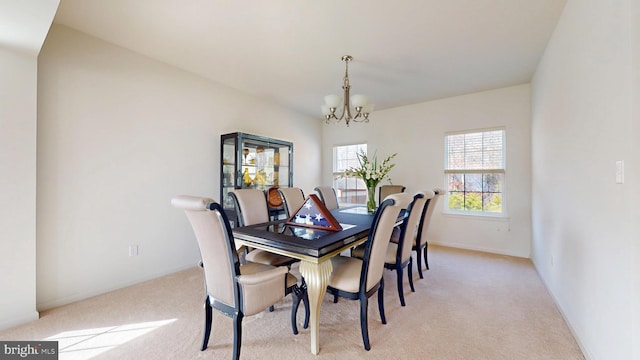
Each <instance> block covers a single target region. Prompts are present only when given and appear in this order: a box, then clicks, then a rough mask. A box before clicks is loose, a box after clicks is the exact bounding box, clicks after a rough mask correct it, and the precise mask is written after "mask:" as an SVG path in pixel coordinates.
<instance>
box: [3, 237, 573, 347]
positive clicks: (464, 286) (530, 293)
mask: <svg viewBox="0 0 640 360" xmlns="http://www.w3.org/2000/svg"><path fill="white" fill-rule="evenodd" d="M429 265H430V268H431V270H428V271H426V272H425V278H424V279H420V278H419V277H418V274H417V271H416V270H415V264H414V274H413V275H414V284H415V288H416V292H415V293H412V292H411V290H410V288H409V283H408V280H407V279H406V275H405V278H404V287H405V299H406V302H407V306H406V307H402V306H400V301H399V299H398V293H397V287H396V275H395V272H394V271H386V270H385V273H384V279H385V292H384V301H385V309H386V316H387V324H386V325H382V323H381V322H380V316H379V314H378V305H377V297H376V296H373V297H372V298H371V301H370V302H369V336H370V340H371V351H366V350H364V348H363V346H362V337H361V334H360V322H359V305H358V302H357V301H349V300H344V299H340V300H339V302H338V303H337V304H334V303H333V302H332V297H330V296H329V295H327V296H326V297H325V299H324V302H323V304H322V310H321V314H320V354H319V355H317V356H314V355H312V354H311V353H310V335H309V329H303V328H302V325H301V323H302V320H303V316H304V313H303V311H302V307H301V309H300V310H299V312H298V322H299V323H300V325H299V330H300V333H299V334H298V335H293V334H292V332H291V327H290V323H289V316H290V310H291V298H290V297H287V298H285V299H284V300H283V301H282V302H280V303H278V304H277V305H276V310H275V311H274V312H267V311H265V312H262V313H260V314H258V315H255V316H251V317H246V318H245V319H244V321H243V334H242V336H243V338H242V350H241V358H242V359H320V358H321V359H348V358H365V357H366V358H367V359H425V358H430V359H474V360H480V359H562V360H569V359H584V357H583V355H582V353H581V351H580V349H579V347H578V345H577V344H576V342H575V340H574V338H573V336H572V335H571V332H570V331H569V328H568V327H567V325H566V323H565V321H564V319H563V318H562V316H561V314H560V313H559V311H558V309H557V308H556V306H555V304H554V303H553V301H552V299H551V297H550V296H549V294H548V292H547V290H546V288H545V287H544V285H543V284H542V282H541V280H540V278H539V276H538V274H537V273H536V271H535V269H534V267H533V265H532V263H531V261H530V260H527V259H522V258H515V257H509V256H503V255H494V254H487V253H481V252H475V251H467V250H460V249H453V248H446V247H439V246H430V247H429ZM292 271H293V272H296V273H297V267H296V266H294V268H293V269H292ZM203 300H204V294H203V275H202V271H201V269H200V268H198V267H194V268H192V269H188V270H185V271H181V272H178V273H175V274H171V275H168V276H164V277H161V278H158V279H154V280H151V281H147V282H144V283H141V284H138V285H134V286H131V287H127V288H123V289H120V290H117V291H113V292H110V293H107V294H103V295H100V296H96V297H93V298H90V299H87V300H83V301H79V302H76V303H73V304H69V305H66V306H62V307H59V308H56V309H52V310H49V311H43V312H41V314H40V315H41V318H40V319H39V320H37V321H34V322H31V323H28V324H25V325H22V326H18V327H15V328H12V329H9V330H6V331H3V332H0V340H44V339H49V340H58V341H59V346H60V359H61V360H65V359H201V358H215V359H229V358H231V353H232V344H233V333H232V323H231V320H230V319H229V318H227V317H225V316H224V315H221V314H219V313H217V312H214V318H213V330H212V333H211V339H210V341H209V348H208V349H207V350H206V351H203V352H201V351H200V350H199V348H200V342H201V338H202V331H203V324H204V315H203V307H202V304H203Z"/></svg>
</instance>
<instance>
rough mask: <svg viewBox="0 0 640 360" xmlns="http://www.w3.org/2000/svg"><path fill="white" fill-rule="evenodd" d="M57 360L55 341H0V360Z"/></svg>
mask: <svg viewBox="0 0 640 360" xmlns="http://www.w3.org/2000/svg"><path fill="white" fill-rule="evenodd" d="M13 359H41V360H54V359H55V360H58V342H57V341H0V360H13Z"/></svg>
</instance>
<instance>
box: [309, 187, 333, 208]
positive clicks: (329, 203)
mask: <svg viewBox="0 0 640 360" xmlns="http://www.w3.org/2000/svg"><path fill="white" fill-rule="evenodd" d="M314 190H315V191H316V192H317V193H318V195H320V199H321V200H322V202H323V203H324V206H325V207H326V208H327V209H328V210H333V209H337V208H338V196H337V195H336V190H335V189H334V188H332V187H331V186H318V187H316V188H315V189H314Z"/></svg>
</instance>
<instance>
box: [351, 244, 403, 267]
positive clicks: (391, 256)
mask: <svg viewBox="0 0 640 360" xmlns="http://www.w3.org/2000/svg"><path fill="white" fill-rule="evenodd" d="M397 251H398V244H395V243H389V246H388V247H387V253H386V254H385V257H384V262H385V264H395V263H396V252H397ZM351 256H352V257H354V258H358V259H362V258H364V244H362V245H359V246H358V247H356V248H355V249H353V250H352V251H351Z"/></svg>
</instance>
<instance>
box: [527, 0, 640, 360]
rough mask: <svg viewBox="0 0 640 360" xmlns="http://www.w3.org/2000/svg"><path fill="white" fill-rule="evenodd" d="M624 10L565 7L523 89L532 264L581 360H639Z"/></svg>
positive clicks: (590, 4) (579, 0)
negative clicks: (527, 112) (621, 178)
mask: <svg viewBox="0 0 640 360" xmlns="http://www.w3.org/2000/svg"><path fill="white" fill-rule="evenodd" d="M632 6H634V7H635V11H637V6H638V5H637V1H633V0H612V1H599V0H569V2H568V3H567V5H566V7H565V10H564V13H563V15H562V17H561V19H560V22H559V24H558V26H557V28H556V30H555V32H554V34H553V37H552V39H551V41H550V43H549V45H548V46H547V49H546V53H545V55H544V57H543V59H542V61H541V63H540V64H539V66H538V69H537V72H536V74H535V77H534V81H533V83H532V94H533V97H532V154H533V159H532V174H533V179H532V182H533V184H532V189H533V190H532V198H533V208H532V213H533V220H532V221H533V254H532V257H533V260H534V262H535V265H536V267H537V269H538V271H539V273H540V275H541V276H542V278H543V280H544V282H545V283H546V285H547V287H548V288H549V291H550V292H551V294H552V295H553V297H554V298H555V300H556V302H557V303H558V306H559V307H560V310H561V311H562V313H563V314H564V316H565V317H566V319H567V320H568V323H569V325H570V327H571V328H572V330H573V332H574V334H575V335H576V338H577V339H578V342H579V343H580V345H581V347H582V349H583V351H584V353H585V356H586V357H587V358H588V359H639V358H640V353H638V341H639V339H640V336H638V335H639V334H637V333H636V334H634V333H633V328H635V330H636V331H637V330H638V325H637V322H636V324H635V325H633V322H632V319H633V315H634V314H636V315H635V316H636V317H635V319H637V311H638V306H639V305H638V304H640V301H639V300H640V299H638V293H637V287H636V288H635V292H634V287H633V284H634V283H635V284H636V286H637V284H638V281H639V277H640V272H639V271H638V265H637V264H638V260H639V259H640V257H638V255H637V251H638V250H637V249H638V246H637V243H638V239H639V237H638V231H637V222H638V219H640V212H639V210H638V207H637V204H638V203H640V199H639V198H638V192H637V187H638V186H637V184H638V178H637V175H638V172H637V166H638V162H639V161H638V160H639V158H640V156H639V155H640V154H639V152H638V146H637V142H638V137H637V134H638V130H637V126H638V122H637V121H638V117H637V111H638V106H639V105H638V102H637V100H638V96H637V94H638V90H639V84H638V82H637V80H638V77H637V71H638V64H639V62H638V61H637V58H636V59H635V61H631V60H632V56H631V55H632V44H633V43H635V44H636V51H637V43H638V27H637V25H638V22H637V18H636V21H635V22H634V21H633V20H632V17H631V15H630V14H632V11H631V10H632V9H631V7H632ZM636 14H637V12H636ZM634 29H635V31H633V30H634ZM636 54H637V52H636ZM634 72H635V75H636V76H635V78H634V76H633V75H634ZM634 79H635V81H634ZM633 93H635V94H636V97H635V102H634V98H633ZM634 112H635V116H632V114H633V113H634ZM634 122H635V123H634ZM634 132H635V134H636V135H635V136H634ZM618 160H624V161H625V182H624V184H616V181H615V179H616V177H615V172H616V167H615V164H616V161H618ZM634 251H635V252H636V254H635V255H634ZM634 270H635V271H634ZM634 347H635V352H634V350H633V349H634Z"/></svg>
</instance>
